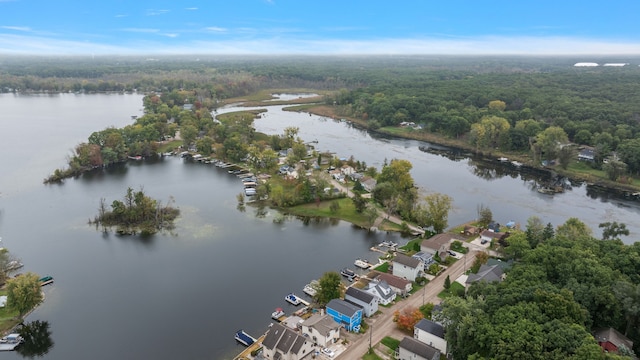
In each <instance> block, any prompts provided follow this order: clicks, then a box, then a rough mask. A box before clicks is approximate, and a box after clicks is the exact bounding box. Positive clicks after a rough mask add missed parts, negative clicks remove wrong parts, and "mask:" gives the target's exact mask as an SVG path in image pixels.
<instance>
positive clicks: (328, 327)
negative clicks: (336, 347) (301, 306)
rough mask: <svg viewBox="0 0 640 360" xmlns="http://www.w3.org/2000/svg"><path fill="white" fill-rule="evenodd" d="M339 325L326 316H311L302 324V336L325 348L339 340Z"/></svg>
mask: <svg viewBox="0 0 640 360" xmlns="http://www.w3.org/2000/svg"><path fill="white" fill-rule="evenodd" d="M340 328H341V326H340V324H338V323H337V322H336V321H335V320H333V318H332V317H331V316H329V315H326V314H313V315H311V317H309V318H308V319H307V320H305V321H303V322H302V328H301V330H302V335H303V336H308V337H309V339H311V340H313V343H314V344H317V345H319V346H322V347H327V346H329V345H331V344H333V343H336V342H338V339H340Z"/></svg>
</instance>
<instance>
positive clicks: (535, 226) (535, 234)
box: [525, 215, 544, 249]
mask: <svg viewBox="0 0 640 360" xmlns="http://www.w3.org/2000/svg"><path fill="white" fill-rule="evenodd" d="M543 232H544V225H543V224H542V220H540V218H539V217H537V216H535V215H534V216H531V217H529V218H528V219H527V229H526V230H525V236H526V237H527V241H528V242H529V246H530V247H531V248H532V249H533V248H535V247H536V246H538V244H539V243H541V242H542V236H543Z"/></svg>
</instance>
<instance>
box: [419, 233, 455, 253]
mask: <svg viewBox="0 0 640 360" xmlns="http://www.w3.org/2000/svg"><path fill="white" fill-rule="evenodd" d="M453 240H458V239H457V238H456V237H454V236H453V235H452V234H448V233H443V234H436V235H433V236H432V237H430V238H428V239H425V240H422V242H421V243H420V251H425V252H426V251H428V252H431V253H434V254H435V253H438V255H442V254H444V253H446V252H447V250H449V244H450V243H451V241H453Z"/></svg>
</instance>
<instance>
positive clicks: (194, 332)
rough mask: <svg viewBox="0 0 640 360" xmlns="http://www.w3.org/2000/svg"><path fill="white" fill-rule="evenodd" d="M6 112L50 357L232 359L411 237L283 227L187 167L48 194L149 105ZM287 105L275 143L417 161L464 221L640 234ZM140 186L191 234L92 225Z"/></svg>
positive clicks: (4, 203) (615, 216)
mask: <svg viewBox="0 0 640 360" xmlns="http://www.w3.org/2000/svg"><path fill="white" fill-rule="evenodd" d="M0 108H2V110H3V117H2V124H3V129H4V131H3V133H4V134H5V138H4V139H3V141H2V142H1V143H0V150H1V151H2V154H3V155H2V156H0V168H1V169H2V172H1V173H0V174H1V176H0V192H1V193H0V236H1V237H2V246H4V247H6V248H8V249H9V250H10V251H11V253H12V254H13V255H15V256H17V257H19V258H20V259H21V261H22V262H23V263H24V264H25V267H24V268H23V269H22V271H25V272H26V271H33V272H36V273H38V274H40V275H51V276H53V277H54V278H55V283H54V284H53V285H52V286H48V287H47V288H46V290H45V293H46V301H45V302H44V303H43V304H42V306H40V307H39V308H38V309H36V311H35V312H34V313H33V314H31V315H30V316H29V317H28V319H27V320H28V321H34V320H42V321H47V322H48V324H49V326H50V328H49V329H50V331H51V338H52V340H53V342H54V345H53V346H52V347H51V348H50V349H49V351H48V353H47V354H46V356H45V358H47V359H77V358H91V359H114V358H144V359H146V358H153V359H175V358H180V359H231V358H233V356H235V355H236V354H237V353H239V352H240V351H241V350H242V349H243V347H242V346H241V345H239V344H237V343H236V342H235V340H234V339H233V334H234V332H235V331H236V330H238V329H240V328H242V329H244V330H246V331H247V332H248V333H249V334H251V335H253V336H255V337H257V336H258V335H260V334H261V333H263V332H264V331H266V329H267V326H268V324H269V323H270V322H271V319H270V315H271V312H272V311H273V310H274V308H276V307H282V308H284V310H285V312H287V313H290V312H292V311H293V310H294V307H293V306H291V305H289V304H287V303H286V302H285V301H284V296H285V295H286V294H288V293H289V292H292V291H293V292H296V293H297V294H298V295H302V287H303V286H304V285H305V284H306V283H308V282H309V281H310V280H312V279H317V278H319V277H320V276H322V274H323V273H324V272H326V271H338V270H340V269H341V268H343V267H347V266H348V267H351V268H354V266H353V261H354V260H355V259H356V258H366V259H368V260H371V261H374V262H375V261H376V257H377V256H376V254H375V253H373V252H371V251H370V250H369V248H370V247H371V246H372V245H374V244H376V243H379V242H382V241H385V240H390V241H396V242H399V243H401V244H402V243H406V241H407V239H402V238H400V237H399V236H398V235H397V234H386V233H368V232H366V231H362V230H360V229H357V228H355V227H353V226H351V225H350V224H348V223H345V222H340V221H329V220H321V221H308V222H305V221H300V220H298V219H295V218H288V219H287V221H285V222H284V223H283V224H275V223H274V222H273V218H274V213H273V211H268V212H267V213H266V215H265V216H264V217H258V216H256V209H254V208H252V207H247V208H246V209H245V211H240V210H238V209H237V200H236V195H237V194H239V193H241V192H242V185H241V183H240V181H239V179H238V178H236V177H235V176H232V175H230V174H228V173H227V171H226V170H223V169H220V168H216V167H215V166H213V165H207V164H203V163H192V162H187V161H184V160H182V159H180V158H178V157H165V158H160V159H156V160H143V161H133V162H128V163H127V164H125V165H122V166H118V167H114V168H111V169H108V170H106V171H97V172H91V173H88V174H85V175H83V176H81V177H79V178H77V179H69V180H67V181H65V183H64V184H61V185H43V184H42V180H43V179H44V178H45V177H46V176H48V175H49V174H50V173H51V172H53V171H54V170H55V169H56V168H59V167H63V166H64V165H65V162H66V156H68V155H69V154H70V150H71V149H72V148H73V147H74V146H75V145H77V144H78V143H80V142H83V141H86V139H87V137H88V136H89V135H90V134H91V132H93V131H97V130H102V129H104V128H105V127H109V126H116V127H122V126H125V125H127V124H130V123H131V121H132V120H131V116H139V115H141V114H142V110H141V108H142V96H141V95H139V94H117V95H116V94H112V95H106V94H98V95H76V94H56V95H14V94H2V95H0ZM281 108H282V106H273V107H269V112H268V113H267V114H265V115H266V116H263V117H262V119H258V120H256V128H257V129H258V130H259V131H263V132H267V133H270V134H272V133H281V132H282V130H283V129H284V127H287V126H298V127H299V128H300V134H299V135H300V136H301V137H302V138H303V139H305V140H306V141H313V140H317V141H318V143H317V144H315V145H316V146H317V147H318V148H319V149H322V150H331V151H334V152H336V154H337V155H339V156H341V157H342V156H344V157H349V156H351V155H353V156H354V157H355V158H357V159H360V160H364V161H366V162H367V164H369V165H372V166H376V167H378V168H380V166H381V164H382V163H383V162H384V159H385V158H386V159H388V160H390V159H393V158H403V159H408V160H410V161H411V162H412V163H413V165H414V168H413V172H412V174H413V176H414V179H415V180H416V183H417V184H418V185H419V186H420V189H421V191H423V192H425V193H426V192H428V191H437V192H443V193H447V194H449V195H451V196H452V197H453V198H454V204H455V211H454V212H453V213H452V214H451V216H450V224H451V225H453V224H456V223H460V222H464V221H467V220H469V219H470V218H474V217H475V216H476V207H477V205H478V204H480V203H482V204H485V205H487V206H489V207H490V208H491V210H492V211H493V213H494V216H495V217H496V219H497V220H498V221H500V222H503V223H506V222H507V221H509V220H514V221H517V222H520V223H522V224H524V223H525V222H526V219H527V217H529V216H530V215H532V214H536V215H538V216H540V217H541V218H542V219H543V220H544V221H545V222H547V221H550V222H552V223H554V224H556V225H557V224H559V223H561V222H563V221H564V220H566V218H568V217H570V216H577V217H579V218H581V219H583V220H584V221H585V222H586V223H587V224H589V225H590V226H591V227H592V228H594V230H595V231H597V224H598V223H599V222H602V221H606V220H607V219H611V220H617V221H621V222H625V223H626V224H627V225H628V226H629V227H630V229H631V230H632V236H630V237H629V238H632V239H636V238H637V234H638V233H640V232H639V231H638V227H637V226H638V225H637V224H634V223H633V221H632V219H637V216H638V212H639V211H638V206H637V204H635V203H632V202H625V201H622V200H617V199H609V198H602V197H597V198H596V199H593V198H592V197H591V196H590V195H589V194H588V192H587V189H586V188H585V187H584V186H579V187H574V188H573V189H572V190H571V191H567V192H565V193H563V194H559V195H555V196H546V195H542V194H539V193H537V192H535V191H533V190H531V188H530V181H531V180H526V179H522V178H521V177H520V176H519V175H517V173H515V174H514V173H509V172H505V171H502V170H500V168H499V167H494V168H492V167H488V166H489V165H490V164H484V163H481V162H479V161H478V160H473V159H470V158H465V157H461V158H459V159H457V161H452V160H450V159H449V158H447V157H443V156H439V155H436V154H431V153H425V152H422V151H420V150H419V149H418V146H420V145H422V144H424V143H421V142H416V141H410V140H398V139H387V138H381V137H377V136H375V135H374V136H372V135H371V134H369V133H367V132H365V131H362V130H359V129H357V128H354V127H351V126H350V125H349V124H348V123H343V122H339V121H334V120H330V119H326V118H323V117H318V116H315V115H313V116H310V115H309V114H305V113H289V112H283V111H281ZM228 110H229V109H220V110H219V112H223V111H228ZM478 173H480V174H483V176H482V177H480V176H478V175H476V174H478ZM491 174H493V175H491ZM499 175H504V176H499ZM128 187H131V188H133V189H134V190H138V189H140V188H143V189H144V191H145V193H146V194H147V195H149V196H151V197H153V198H156V199H158V200H161V201H163V202H168V201H175V206H177V207H179V208H180V210H181V217H180V218H179V220H178V221H177V223H176V229H175V230H174V231H173V232H172V233H168V234H159V235H156V236H153V237H151V238H147V239H144V238H140V237H119V236H116V235H114V234H104V233H103V232H101V231H99V230H97V229H95V227H92V226H89V225H88V220H89V219H91V218H93V217H94V216H95V215H96V214H97V211H98V206H99V203H100V199H101V198H105V199H106V200H107V203H111V202H112V201H113V200H115V199H122V197H123V196H124V194H125V192H126V189H127V188H128ZM3 358H7V359H18V358H21V356H20V355H19V353H16V352H14V353H7V354H3Z"/></svg>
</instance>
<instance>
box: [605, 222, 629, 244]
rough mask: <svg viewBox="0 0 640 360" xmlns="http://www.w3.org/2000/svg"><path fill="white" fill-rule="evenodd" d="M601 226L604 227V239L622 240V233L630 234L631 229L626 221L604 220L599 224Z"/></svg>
mask: <svg viewBox="0 0 640 360" xmlns="http://www.w3.org/2000/svg"><path fill="white" fill-rule="evenodd" d="M598 227H599V228H602V229H603V230H602V240H620V235H625V236H629V229H627V225H626V224H624V223H618V222H617V221H614V222H609V221H607V222H604V223H600V224H598Z"/></svg>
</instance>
